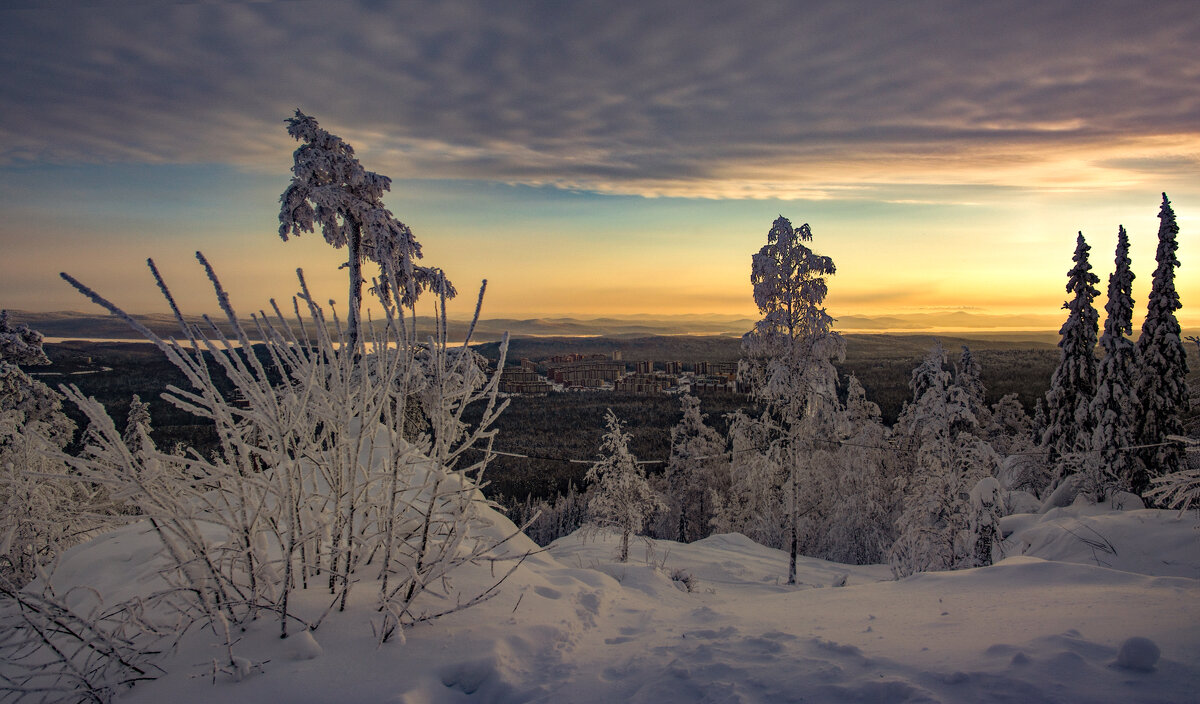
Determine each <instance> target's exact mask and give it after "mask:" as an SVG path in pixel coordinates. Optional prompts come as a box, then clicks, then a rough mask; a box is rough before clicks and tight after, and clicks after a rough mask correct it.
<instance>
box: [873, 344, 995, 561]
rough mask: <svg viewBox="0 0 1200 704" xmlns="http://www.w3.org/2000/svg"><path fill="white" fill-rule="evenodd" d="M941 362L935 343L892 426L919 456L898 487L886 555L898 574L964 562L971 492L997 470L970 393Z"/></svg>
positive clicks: (938, 349) (939, 348) (993, 453)
mask: <svg viewBox="0 0 1200 704" xmlns="http://www.w3.org/2000/svg"><path fill="white" fill-rule="evenodd" d="M944 365H945V356H944V352H943V351H942V348H941V345H936V346H934V348H933V349H932V350H931V351H930V353H929V355H928V357H926V359H925V360H924V361H923V362H922V363H921V364H920V365H918V367H917V368H916V369H915V370H914V371H913V375H912V381H911V382H910V386H911V388H912V390H913V395H914V397H915V400H914V401H913V402H912V403H910V404H908V405H906V406H905V408H904V410H903V411H902V412H901V415H900V418H899V419H898V420H897V422H896V428H895V430H894V433H897V434H902V435H906V436H908V438H909V441H908V443H907V445H906V449H911V451H912V452H913V454H914V460H915V461H914V462H913V468H912V473H911V474H910V475H909V476H908V477H907V478H906V482H905V483H906V484H907V485H906V486H902V487H901V488H902V489H903V490H904V507H903V512H902V513H901V514H900V518H899V520H898V521H897V526H896V528H897V537H896V542H895V543H894V544H893V545H892V549H891V551H890V553H889V555H888V561H889V563H890V564H891V567H892V572H893V573H894V574H895V575H896V576H897V577H905V576H908V575H910V574H913V573H915V572H923V571H930V570H946V569H954V568H956V567H960V566H963V565H964V564H966V560H967V559H968V557H969V547H967V546H968V543H969V541H968V540H967V538H966V535H967V531H968V529H969V522H970V505H969V503H968V495H969V492H970V489H971V487H973V486H974V485H975V484H976V483H977V482H978V481H979V480H980V479H983V478H984V477H987V476H992V475H994V474H995V472H996V469H997V467H998V463H999V458H998V457H997V456H996V454H995V452H994V451H993V450H992V448H991V446H989V445H988V444H987V443H986V442H984V441H983V440H982V439H981V438H980V437H978V435H979V427H978V423H977V422H976V420H975V417H974V415H972V413H971V404H970V399H969V398H968V396H967V394H966V392H965V391H963V390H962V389H961V388H959V387H958V386H956V385H955V384H953V383H952V382H951V378H950V374H949V372H947V371H945V369H944ZM918 394H919V395H918Z"/></svg>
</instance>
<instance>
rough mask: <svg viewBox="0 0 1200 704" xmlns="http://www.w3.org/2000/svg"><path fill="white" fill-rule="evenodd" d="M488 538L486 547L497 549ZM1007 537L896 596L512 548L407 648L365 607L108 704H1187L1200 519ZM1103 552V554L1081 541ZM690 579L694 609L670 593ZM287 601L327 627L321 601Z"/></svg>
mask: <svg viewBox="0 0 1200 704" xmlns="http://www.w3.org/2000/svg"><path fill="white" fill-rule="evenodd" d="M491 518H492V521H493V527H492V528H491V530H493V531H495V533H496V535H497V536H501V535H504V534H507V531H509V530H511V528H512V524H511V523H509V522H508V521H507V519H505V518H504V517H502V516H499V515H494V516H491ZM1001 523H1002V528H1003V530H1004V532H1005V533H1009V534H1010V535H1009V537H1008V539H1007V540H1006V541H1005V544H1004V546H1005V550H1006V554H1007V555H1008V557H1007V558H1006V559H1004V560H1002V561H1000V562H999V563H997V564H995V565H993V566H990V567H983V568H977V569H970V570H961V571H956V572H936V573H921V574H918V575H915V576H913V577H910V578H907V579H903V580H900V581H893V580H891V579H890V571H889V569H888V567H887V566H885V565H868V566H851V565H841V564H837V563H832V562H826V561H823V560H816V559H808V558H803V557H802V558H800V561H799V564H798V566H797V570H798V580H799V582H800V584H799V585H797V586H794V587H793V586H788V585H785V584H784V581H785V579H786V574H787V568H788V556H787V554H786V553H785V552H782V551H779V550H773V549H770V548H766V547H763V546H761V545H757V544H756V543H754V542H752V541H750V540H749V539H748V538H746V537H744V536H741V535H737V534H724V535H714V536H711V537H709V538H706V539H704V540H701V541H698V542H695V543H691V544H679V543H673V542H669V541H652V540H644V539H641V538H635V539H634V540H633V541H632V544H631V555H630V561H629V562H628V563H619V562H617V561H616V560H615V555H616V552H617V549H618V545H619V541H620V537H619V535H616V534H611V533H600V534H598V535H597V534H594V533H593V534H589V535H584V534H583V533H576V534H573V535H570V536H567V537H564V538H561V539H559V540H558V541H556V542H554V543H553V544H551V545H550V546H549V547H548V548H547V549H545V550H539V549H538V548H537V546H536V545H535V544H534V543H532V542H531V541H528V540H524V539H523V538H518V539H517V540H514V541H510V543H508V544H506V545H505V546H503V548H502V550H504V551H505V554H504V555H502V556H501V557H502V558H513V557H517V556H520V555H522V554H524V553H526V552H529V553H531V554H529V555H528V556H527V557H526V558H525V559H524V561H523V562H522V563H521V565H520V567H519V568H518V569H517V570H516V571H515V572H514V573H513V574H512V576H511V577H510V578H509V579H508V580H507V581H505V582H504V583H503V585H502V586H501V589H500V590H499V592H498V594H497V595H496V596H495V598H493V599H491V600H489V601H487V602H484V603H483V604H481V605H479V606H476V607H473V608H471V609H468V610H465V611H460V612H457V613H454V614H452V615H450V616H448V617H445V618H443V619H440V620H437V621H435V622H432V623H429V624H421V625H417V626H415V627H413V628H411V629H408V630H407V631H406V633H405V635H406V637H407V640H406V641H405V642H402V643H389V644H385V645H382V646H378V645H377V642H376V640H375V639H374V638H372V637H371V632H370V625H369V623H370V620H371V618H372V617H373V616H376V615H377V612H376V611H375V607H376V604H375V602H374V599H375V597H374V596H373V595H372V590H371V589H370V588H361V589H358V590H356V591H355V592H353V593H352V598H351V600H350V603H349V605H348V607H347V610H346V612H344V613H334V614H331V615H330V616H329V618H327V619H326V620H325V621H324V622H323V624H322V625H321V627H320V628H319V629H318V630H317V631H316V632H315V633H308V632H304V631H301V632H299V633H296V634H293V635H292V636H291V637H289V638H288V639H285V640H281V639H279V637H278V628H277V625H276V623H275V622H274V620H273V619H271V618H264V619H262V620H261V621H260V622H257V623H252V624H251V625H250V626H249V627H248V628H247V629H246V631H245V632H244V633H242V634H241V636H240V640H239V642H238V643H237V645H236V646H235V653H236V655H237V657H238V658H239V659H238V660H237V661H236V663H237V668H236V669H231V671H229V672H220V673H218V674H216V676H215V677H214V676H213V665H212V663H213V662H214V661H215V660H216V659H220V658H221V653H222V648H221V646H220V640H219V639H218V638H216V637H215V636H214V635H213V634H212V632H211V631H210V630H203V629H199V628H194V629H192V630H191V631H189V632H188V633H187V634H186V635H185V636H184V638H183V639H182V640H181V642H180V644H179V647H178V649H177V650H176V651H175V652H174V653H172V654H170V655H169V656H167V657H166V658H165V659H164V660H163V661H162V662H161V665H162V666H163V667H164V668H165V669H166V670H167V672H168V673H169V674H167V675H166V676H164V677H162V678H161V679H159V680H156V681H152V682H147V683H142V684H139V685H138V686H137V687H136V688H135V689H133V690H130V691H129V692H128V694H127V695H126V696H124V697H123V698H122V701H129V702H161V701H172V702H180V703H187V702H208V701H222V702H262V701H272V702H317V701H339V702H400V703H404V704H432V703H441V702H449V703H456V702H580V703H581V704H588V703H592V702H595V703H599V702H615V701H622V702H654V703H655V704H671V703H673V702H788V701H805V702H897V703H899V702H916V701H923V702H959V701H995V702H1006V701H1020V702H1076V701H1088V702H1126V701H1159V702H1192V701H1195V683H1196V682H1198V681H1200V631H1198V629H1197V628H1196V624H1197V623H1200V521H1198V520H1197V518H1196V514H1195V513H1191V514H1186V515H1182V516H1181V514H1180V513H1179V512H1176V511H1157V510H1146V509H1141V510H1132V511H1117V510H1114V509H1111V508H1109V507H1107V506H1091V505H1083V504H1077V505H1074V506H1071V507H1068V508H1061V509H1054V510H1052V511H1050V512H1048V513H1047V514H1044V515H1036V514H1022V515H1016V516H1008V517H1006V518H1004V519H1002V521H1001ZM1068 528H1069V529H1070V531H1068V530H1067V529H1068ZM1072 534H1074V535H1072ZM1097 534H1098V535H1099V536H1102V537H1103V538H1104V539H1105V540H1106V541H1107V544H1109V545H1111V546H1112V547H1114V548H1115V551H1114V552H1113V553H1112V554H1109V553H1105V552H1101V553H1099V554H1098V555H1097V553H1096V552H1095V550H1096V548H1094V547H1092V546H1090V545H1089V544H1088V543H1087V541H1084V540H1081V539H1080V537H1078V536H1084V537H1088V536H1090V537H1091V538H1096V535H1097ZM1098 541H1099V539H1097V540H1095V541H1093V542H1098ZM155 550H156V548H155V544H154V536H153V534H152V533H151V532H149V531H148V530H147V529H146V527H145V526H144V525H141V524H136V525H133V526H128V527H126V528H123V529H120V530H118V531H114V532H112V533H109V534H106V535H103V536H100V537H98V538H96V539H95V540H93V541H92V542H90V543H88V544H86V545H81V546H78V547H76V548H74V549H72V550H70V551H69V552H68V553H67V554H66V555H65V556H64V559H63V562H62V564H61V566H60V567H59V569H58V571H57V573H56V575H55V582H56V584H57V585H58V586H59V588H60V589H67V588H70V587H71V586H73V585H88V586H91V587H93V588H94V589H96V590H97V591H99V592H100V593H102V594H105V595H106V597H107V598H108V600H109V601H111V600H112V599H113V598H122V597H125V596H129V595H132V594H135V593H139V592H143V593H144V592H146V591H149V590H151V589H153V588H154V585H155V582H156V580H158V577H157V575H156V570H157V569H158V568H159V566H160V565H159V563H158V561H157V558H155V557H154V553H155ZM1098 563H1100V564H1098ZM1105 563H1106V564H1105ZM508 564H511V563H508V562H504V563H497V564H495V565H493V564H489V563H487V562H484V563H483V564H479V565H475V566H470V567H468V568H466V569H465V570H462V571H460V573H458V574H457V576H456V577H455V578H454V586H455V587H456V588H457V589H459V590H461V591H463V592H464V593H471V592H472V590H473V589H476V588H478V587H479V586H480V585H485V584H487V583H490V580H492V579H493V578H492V574H493V570H495V571H496V572H499V571H500V570H501V569H507V566H506V565H508ZM683 573H686V574H689V575H691V576H692V578H693V580H692V581H693V591H692V592H691V593H689V592H687V591H686V590H685V589H681V588H680V582H678V581H675V580H672V575H673V574H674V575H676V576H677V577H679V576H681V575H682V574H683ZM838 585H844V586H838ZM75 593H76V594H79V595H81V596H79V597H78V598H80V599H84V598H93V597H91V596H83V595H84V594H85V591H84V590H76V591H75ZM87 593H89V594H90V592H87ZM355 595H357V598H354V596H355ZM296 598H297V599H298V600H299V601H300V602H301V604H300V606H299V607H298V609H299V610H301V611H303V610H307V609H314V610H317V611H320V610H323V609H325V608H326V607H327V606H328V602H329V598H330V597H329V595H328V593H327V592H323V591H322V590H320V589H311V590H308V591H298V592H297V593H296ZM430 598H433V597H430Z"/></svg>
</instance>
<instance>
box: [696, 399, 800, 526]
mask: <svg viewBox="0 0 1200 704" xmlns="http://www.w3.org/2000/svg"><path fill="white" fill-rule="evenodd" d="M728 418H729V445H730V461H729V464H728V466H727V471H728V473H729V489H728V491H726V492H725V493H714V494H713V495H712V504H713V513H714V515H713V519H712V525H713V530H714V531H715V532H717V533H741V534H743V535H745V536H746V537H748V538H750V539H751V540H753V541H754V542H756V543H759V544H761V545H766V546H767V547H772V548H780V549H782V548H785V547H786V546H787V544H788V543H787V536H788V533H789V531H788V521H789V518H788V515H789V508H790V501H788V500H787V498H786V496H787V492H788V491H789V490H790V485H789V484H788V482H787V472H786V471H785V470H784V468H783V467H781V466H780V463H779V457H778V454H779V453H778V450H779V447H778V444H775V445H772V443H771V440H770V435H771V430H770V428H771V422H770V420H769V418H767V417H765V415H764V416H750V415H747V414H746V413H745V412H743V411H740V410H739V411H736V412H734V413H732V414H730V416H728Z"/></svg>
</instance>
